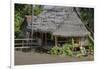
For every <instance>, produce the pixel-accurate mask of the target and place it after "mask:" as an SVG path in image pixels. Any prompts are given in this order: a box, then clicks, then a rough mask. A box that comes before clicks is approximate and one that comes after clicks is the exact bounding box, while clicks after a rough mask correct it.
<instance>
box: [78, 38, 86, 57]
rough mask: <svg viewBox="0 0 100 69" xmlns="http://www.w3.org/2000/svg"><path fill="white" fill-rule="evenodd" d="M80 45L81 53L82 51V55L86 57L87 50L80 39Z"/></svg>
mask: <svg viewBox="0 0 100 69" xmlns="http://www.w3.org/2000/svg"><path fill="white" fill-rule="evenodd" d="M79 45H80V51H81V53H82V55H86V50H85V48H84V47H83V46H82V43H81V38H80V41H79Z"/></svg>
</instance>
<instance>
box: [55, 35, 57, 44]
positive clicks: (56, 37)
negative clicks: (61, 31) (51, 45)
mask: <svg viewBox="0 0 100 69" xmlns="http://www.w3.org/2000/svg"><path fill="white" fill-rule="evenodd" d="M55 46H57V37H56V36H55Z"/></svg>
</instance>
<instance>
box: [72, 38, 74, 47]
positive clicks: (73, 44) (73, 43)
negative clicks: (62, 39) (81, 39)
mask: <svg viewBox="0 0 100 69" xmlns="http://www.w3.org/2000/svg"><path fill="white" fill-rule="evenodd" d="M72 45H73V47H74V39H73V38H72Z"/></svg>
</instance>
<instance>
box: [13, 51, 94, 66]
mask: <svg viewBox="0 0 100 69" xmlns="http://www.w3.org/2000/svg"><path fill="white" fill-rule="evenodd" d="M93 59H94V58H93V56H86V57H80V58H79V57H70V56H58V55H50V54H46V53H37V52H34V51H32V52H22V51H15V65H31V64H46V63H63V62H78V61H93Z"/></svg>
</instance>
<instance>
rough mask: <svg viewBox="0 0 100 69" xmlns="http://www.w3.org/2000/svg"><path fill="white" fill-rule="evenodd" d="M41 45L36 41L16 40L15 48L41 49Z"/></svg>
mask: <svg viewBox="0 0 100 69" xmlns="http://www.w3.org/2000/svg"><path fill="white" fill-rule="evenodd" d="M39 46H40V44H39V43H38V40H36V39H28V38H26V39H15V48H31V47H39Z"/></svg>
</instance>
